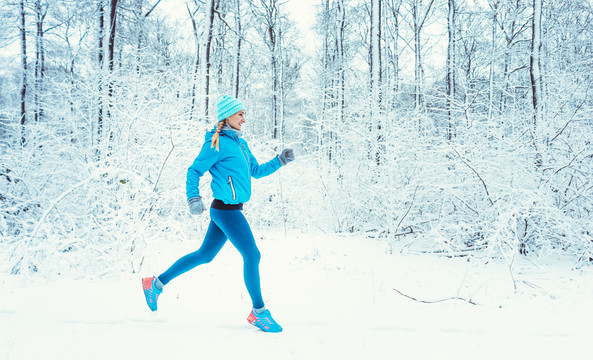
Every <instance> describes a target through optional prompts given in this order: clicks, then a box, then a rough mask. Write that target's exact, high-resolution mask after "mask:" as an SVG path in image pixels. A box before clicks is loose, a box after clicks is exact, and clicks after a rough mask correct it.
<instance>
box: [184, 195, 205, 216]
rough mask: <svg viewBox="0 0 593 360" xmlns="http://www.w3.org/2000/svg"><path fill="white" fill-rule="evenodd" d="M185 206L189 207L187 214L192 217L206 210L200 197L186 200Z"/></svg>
mask: <svg viewBox="0 0 593 360" xmlns="http://www.w3.org/2000/svg"><path fill="white" fill-rule="evenodd" d="M187 204H188V205H189V213H190V214H192V215H200V214H201V213H203V212H204V211H205V210H206V207H205V206H204V203H203V202H202V197H201V196H197V197H193V198H190V199H188V200H187Z"/></svg>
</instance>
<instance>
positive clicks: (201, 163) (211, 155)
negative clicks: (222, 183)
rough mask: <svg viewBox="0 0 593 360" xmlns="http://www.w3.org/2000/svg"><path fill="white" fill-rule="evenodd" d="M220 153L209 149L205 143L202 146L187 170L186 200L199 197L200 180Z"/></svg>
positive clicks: (208, 145) (207, 143)
mask: <svg viewBox="0 0 593 360" xmlns="http://www.w3.org/2000/svg"><path fill="white" fill-rule="evenodd" d="M219 157H220V152H219V151H216V149H214V148H211V147H210V143H209V142H208V141H206V143H204V145H203V146H202V150H201V151H200V153H199V154H198V157H196V159H195V160H194V162H193V164H191V166H190V167H189V169H187V179H186V181H185V192H186V194H187V199H188V200H189V199H191V198H193V197H198V196H200V178H201V177H202V176H203V175H204V174H205V173H206V172H207V171H208V170H210V168H211V167H212V165H214V164H215V163H216V162H217V161H218V158H219Z"/></svg>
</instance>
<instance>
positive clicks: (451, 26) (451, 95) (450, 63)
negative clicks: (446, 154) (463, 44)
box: [447, 0, 456, 140]
mask: <svg viewBox="0 0 593 360" xmlns="http://www.w3.org/2000/svg"><path fill="white" fill-rule="evenodd" d="M447 24H448V25H447V27H448V34H449V42H448V46H447V121H448V126H447V140H452V139H453V137H454V136H455V135H454V130H453V116H452V111H451V107H452V103H453V101H454V100H455V28H456V27H455V0H449V13H448V17H447Z"/></svg>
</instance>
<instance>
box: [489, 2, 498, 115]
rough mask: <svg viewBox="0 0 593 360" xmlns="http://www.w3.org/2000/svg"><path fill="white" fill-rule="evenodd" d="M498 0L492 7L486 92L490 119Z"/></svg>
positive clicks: (492, 103) (492, 104) (492, 102)
mask: <svg viewBox="0 0 593 360" xmlns="http://www.w3.org/2000/svg"><path fill="white" fill-rule="evenodd" d="M499 3H500V0H494V1H493V2H492V4H491V7H492V11H493V14H492V44H491V51H490V90H489V92H488V119H492V107H493V106H494V64H495V58H496V37H497V35H496V27H497V21H498V20H497V17H498V5H499Z"/></svg>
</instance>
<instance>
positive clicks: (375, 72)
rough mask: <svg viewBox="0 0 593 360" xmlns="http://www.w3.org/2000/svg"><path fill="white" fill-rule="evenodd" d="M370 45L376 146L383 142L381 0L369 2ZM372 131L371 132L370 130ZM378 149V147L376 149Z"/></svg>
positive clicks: (372, 121)
mask: <svg viewBox="0 0 593 360" xmlns="http://www.w3.org/2000/svg"><path fill="white" fill-rule="evenodd" d="M370 39H371V43H370V55H371V56H370V57H371V61H370V64H371V69H370V73H371V81H370V83H371V85H370V91H371V99H372V101H371V112H370V113H371V121H370V123H371V124H376V129H375V130H376V131H377V132H376V134H377V138H376V141H377V144H381V143H382V142H383V129H382V124H381V115H380V114H381V111H380V109H381V71H382V69H381V0H372V1H371V36H370ZM371 131H373V130H371ZM377 149H379V147H377ZM374 158H375V163H376V164H377V165H380V163H381V154H380V150H376V152H375V154H374Z"/></svg>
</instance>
